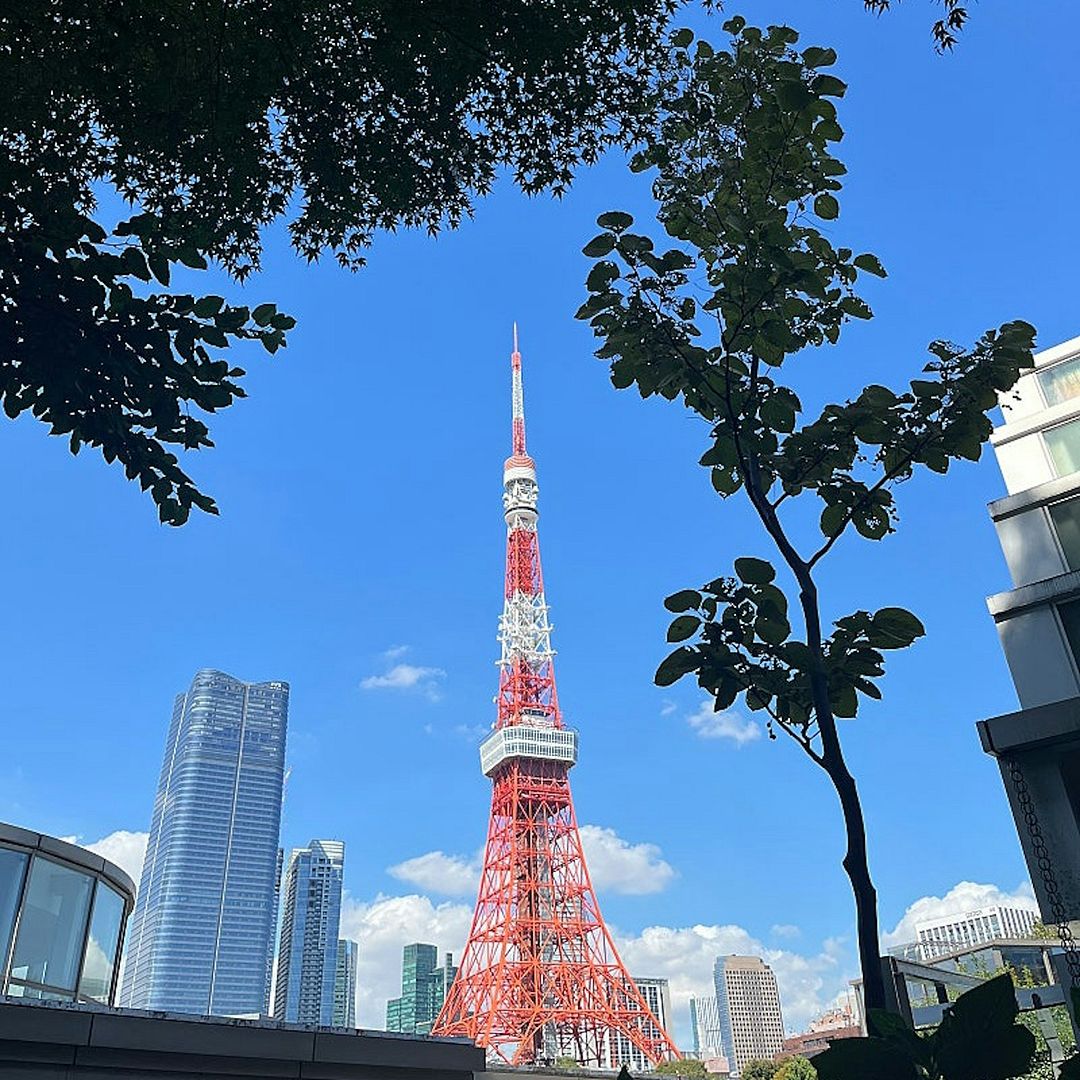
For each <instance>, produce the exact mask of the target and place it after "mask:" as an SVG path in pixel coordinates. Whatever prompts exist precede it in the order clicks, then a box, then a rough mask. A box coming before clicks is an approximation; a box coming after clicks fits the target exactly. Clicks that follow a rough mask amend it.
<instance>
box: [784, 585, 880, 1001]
mask: <svg viewBox="0 0 1080 1080" xmlns="http://www.w3.org/2000/svg"><path fill="white" fill-rule="evenodd" d="M793 569H795V573H796V576H797V577H798V579H799V585H800V592H799V600H800V603H801V604H802V609H803V617H804V619H805V622H806V644H807V645H808V646H809V649H810V656H811V671H810V690H811V694H812V696H813V701H814V715H815V717H816V718H817V722H818V731H819V732H820V733H821V750H822V754H821V756H822V762H821V767H822V768H823V769H824V770H825V772H826V773H828V776H829V779H830V780H831V781H832V783H833V787H834V788H835V789H836V794H837V796H838V797H839V799H840V809H841V811H842V813H843V815H844V830H845V832H846V834H847V851H846V852H845V854H844V860H843V866H844V870H845V872H846V873H847V876H848V880H849V881H850V882H851V891H852V892H853V893H854V895H855V935H856V939H857V942H858V949H859V966H860V968H861V969H862V977H863V1000H864V1003H865V1006H866V1008H867V1009H884V1008H885V980H884V978H883V976H882V973H881V958H880V945H879V944H878V918H877V890H876V889H875V888H874V882H873V879H872V878H871V877H870V864H869V861H868V858H867V851H866V822H865V820H864V818H863V812H862V803H861V802H860V800H859V791H858V788H857V787H856V786H855V778H854V777H853V776H852V775H851V773H850V772H849V770H848V767H847V762H846V761H845V760H844V751H843V747H842V746H841V745H840V736H839V733H838V732H837V730H836V718H835V717H834V716H833V712H832V706H831V705H830V704H829V686H828V681H827V679H826V675H825V671H824V668H823V667H822V665H821V659H822V650H821V614H820V612H819V610H818V595H817V586H816V585H815V584H814V581H813V578H812V577H811V576H810V571H809V569H807V568H806V567H805V566H804V567H803V568H801V569H800V568H798V567H794V568H793Z"/></svg>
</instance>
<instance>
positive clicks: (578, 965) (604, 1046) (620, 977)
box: [432, 327, 678, 1068]
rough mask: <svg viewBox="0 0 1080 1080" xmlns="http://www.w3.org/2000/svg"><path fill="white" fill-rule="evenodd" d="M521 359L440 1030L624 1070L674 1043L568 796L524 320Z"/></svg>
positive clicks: (532, 1057) (654, 1058) (497, 1048)
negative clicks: (480, 791)
mask: <svg viewBox="0 0 1080 1080" xmlns="http://www.w3.org/2000/svg"><path fill="white" fill-rule="evenodd" d="M511 365H512V370H513V433H514V439H513V449H514V452H513V454H512V455H511V457H509V458H508V459H507V461H506V465H505V468H504V470H503V508H504V513H505V517H506V527H507V542H506V600H505V606H504V608H503V615H502V619H501V620H500V622H499V640H500V642H501V644H502V657H501V659H500V660H499V668H500V675H499V696H498V697H497V698H496V703H497V705H498V716H497V719H496V722H495V725H494V730H493V731H492V733H491V734H490V735H489V736H488V737H487V738H486V739H485V740H484V742H483V743H482V744H481V746H480V764H481V768H482V769H483V771H484V773H485V775H487V776H490V777H491V779H492V782H493V788H494V790H493V794H492V800H491V822H490V825H489V826H488V838H487V847H486V850H485V852H484V868H483V873H482V874H481V878H480V893H479V896H478V897H477V900H476V912H475V914H474V916H473V922H472V929H471V930H470V931H469V940H468V943H467V944H466V946H465V951H464V953H463V955H462V958H461V966H460V968H459V970H458V973H457V978H456V979H455V980H454V983H453V985H452V987H451V989H450V992H449V994H448V995H447V997H446V1001H445V1003H444V1004H443V1007H442V1011H441V1012H440V1013H439V1017H438V1019H437V1020H436V1022H435V1026H434V1028H433V1029H432V1034H435V1035H459V1036H465V1037H467V1038H470V1039H472V1040H473V1041H475V1042H476V1043H477V1044H479V1045H480V1046H483V1047H486V1048H487V1049H488V1052H489V1055H491V1056H493V1057H497V1058H499V1059H501V1060H504V1061H507V1062H509V1063H511V1064H514V1065H524V1064H530V1063H531V1064H537V1063H540V1062H544V1061H551V1060H553V1059H555V1058H557V1057H563V1056H567V1057H572V1058H575V1059H576V1060H577V1061H578V1062H580V1063H581V1064H583V1065H596V1066H608V1067H615V1068H617V1067H618V1066H619V1065H621V1064H624V1063H629V1061H630V1055H631V1047H634V1048H636V1049H637V1050H638V1052H639V1053H640V1055H642V1056H643V1057H644V1058H645V1059H646V1060H648V1061H651V1062H654V1063H655V1062H658V1061H661V1060H663V1059H667V1058H673V1057H678V1052H677V1051H676V1049H675V1045H674V1043H673V1042H672V1041H671V1039H670V1037H669V1036H668V1035H667V1033H666V1032H665V1031H664V1030H663V1029H662V1028H661V1027H660V1025H659V1023H657V1021H656V1018H655V1017H654V1016H653V1014H652V1013H651V1012H650V1011H649V1007H648V1005H647V1004H646V1002H645V1000H644V998H643V997H642V995H641V993H640V992H639V991H638V989H637V987H636V986H635V985H634V983H633V981H632V980H631V979H630V977H629V975H627V973H626V969H625V968H624V967H623V965H622V963H621V961H620V960H619V956H618V953H617V952H616V951H615V945H614V943H613V942H612V940H611V935H610V934H609V933H608V930H607V927H606V926H605V925H604V920H603V919H602V918H601V915H600V907H599V905H598V904H597V901H596V893H595V892H594V891H593V887H592V883H591V882H590V881H589V872H588V870H587V869H586V867H585V856H584V854H583V853H582V849H581V836H580V835H579V833H578V826H577V819H576V818H575V816H574V804H573V801H572V799H571V796H570V782H569V779H568V777H567V774H568V773H569V771H570V768H571V767H572V766H573V764H574V763H575V761H576V760H577V747H578V737H577V732H576V731H572V730H570V729H569V728H567V727H565V726H564V725H563V720H562V716H561V714H560V712H559V704H558V698H557V697H556V694H555V670H554V666H553V663H552V658H553V656H554V653H553V652H552V648H551V624H550V623H549V622H548V607H547V603H546V602H545V600H544V584H543V578H542V576H541V573H540V548H539V545H538V542H537V534H536V517H537V512H536V495H537V487H536V466H535V465H534V463H533V460H532V458H530V457H529V455H528V454H527V453H526V451H525V409H524V402H523V399H522V390H521V354H520V353H519V352H518V347H517V328H516V327H515V328H514V352H513V355H512V357H511Z"/></svg>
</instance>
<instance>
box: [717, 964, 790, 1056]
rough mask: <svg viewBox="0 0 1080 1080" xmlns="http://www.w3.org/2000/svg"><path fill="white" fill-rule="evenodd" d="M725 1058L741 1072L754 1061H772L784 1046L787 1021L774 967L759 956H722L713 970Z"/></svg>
mask: <svg viewBox="0 0 1080 1080" xmlns="http://www.w3.org/2000/svg"><path fill="white" fill-rule="evenodd" d="M713 982H714V984H715V986H716V1007H717V1011H718V1012H719V1014H720V1039H721V1043H722V1050H723V1053H724V1057H726V1058H727V1059H728V1062H729V1063H730V1064H731V1067H732V1069H734V1071H735V1072H736V1073H741V1072H742V1069H743V1066H744V1065H745V1064H746V1063H747V1062H748V1061H752V1060H753V1059H754V1058H764V1059H766V1060H771V1059H772V1058H774V1057H775V1056H776V1055H777V1054H778V1053H780V1050H781V1048H782V1047H783V1044H784V1018H783V1016H782V1014H781V1012H780V993H779V991H778V990H777V987H776V976H775V975H774V974H773V971H772V968H770V967H769V965H768V964H766V963H765V961H764V960H762V959H761V958H760V957H759V956H718V957H717V958H716V964H715V966H714V968H713Z"/></svg>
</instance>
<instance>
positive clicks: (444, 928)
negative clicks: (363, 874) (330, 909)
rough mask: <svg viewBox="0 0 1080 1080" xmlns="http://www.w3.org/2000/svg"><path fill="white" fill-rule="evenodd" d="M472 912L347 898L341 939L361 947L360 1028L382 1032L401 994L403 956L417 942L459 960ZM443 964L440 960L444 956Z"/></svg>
mask: <svg viewBox="0 0 1080 1080" xmlns="http://www.w3.org/2000/svg"><path fill="white" fill-rule="evenodd" d="M471 920H472V908H471V907H467V906H466V905H464V904H454V903H442V904H433V903H432V901H431V900H430V899H429V898H428V897H426V896H391V897H386V896H379V897H376V898H375V899H374V900H372V901H370V902H368V903H363V902H360V901H358V900H355V899H353V898H352V897H351V896H349V895H348V894H346V896H345V898H344V901H343V903H342V908H341V936H342V937H344V938H349V939H351V940H352V941H356V942H358V943H359V946H360V947H359V956H358V960H357V974H356V987H357V994H356V1022H357V1024H358V1025H359V1026H360V1027H365V1028H375V1029H377V1030H382V1029H383V1028H385V1026H386V1002H387V1000H388V999H389V998H393V997H397V996H398V995H399V994H400V993H401V950H402V948H403V947H404V946H406V945H408V944H410V943H411V942H414V941H423V942H427V943H429V944H431V945H437V946H438V948H439V951H440V953H442V952H446V951H450V952H453V953H454V956H455V957H460V955H461V950H462V949H463V948H464V945H465V939H466V938H467V937H468V935H469V924H470V922H471ZM440 960H441V956H440Z"/></svg>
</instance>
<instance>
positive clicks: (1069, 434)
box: [1043, 418, 1080, 476]
mask: <svg viewBox="0 0 1080 1080" xmlns="http://www.w3.org/2000/svg"><path fill="white" fill-rule="evenodd" d="M1043 439H1044V441H1045V442H1046V449H1047V450H1048V451H1049V452H1050V460H1051V461H1052V462H1053V463H1054V473H1055V474H1056V475H1057V476H1068V474H1069V473H1074V472H1078V471H1080V418H1078V419H1076V420H1070V421H1069V422H1068V423H1067V424H1058V426H1057V427H1052V428H1048V429H1047V430H1046V431H1044V432H1043Z"/></svg>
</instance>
